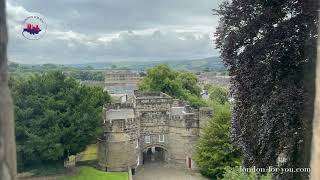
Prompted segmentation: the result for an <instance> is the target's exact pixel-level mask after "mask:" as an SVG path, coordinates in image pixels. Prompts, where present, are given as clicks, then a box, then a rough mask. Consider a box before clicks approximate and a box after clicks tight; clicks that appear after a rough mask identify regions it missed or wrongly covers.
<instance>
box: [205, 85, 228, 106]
mask: <svg viewBox="0 0 320 180" xmlns="http://www.w3.org/2000/svg"><path fill="white" fill-rule="evenodd" d="M208 92H209V94H210V96H209V97H210V100H212V101H214V102H217V103H219V104H225V103H226V102H228V97H229V93H228V90H227V89H226V88H224V87H221V86H210V87H209V88H208Z"/></svg>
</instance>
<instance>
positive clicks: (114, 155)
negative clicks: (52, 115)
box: [98, 91, 212, 171]
mask: <svg viewBox="0 0 320 180" xmlns="http://www.w3.org/2000/svg"><path fill="white" fill-rule="evenodd" d="M211 117H212V110H211V109H210V108H205V107H203V108H199V109H194V108H192V107H190V106H189V105H187V104H186V103H184V102H181V101H179V100H176V99H173V98H172V97H170V96H168V95H167V94H165V93H161V92H147V93H146V92H139V91H135V92H134V95H133V96H132V97H129V98H127V99H126V101H125V102H124V103H114V104H110V105H106V106H105V107H104V109H103V127H104V135H103V137H101V138H100V139H99V140H98V163H99V167H100V168H101V169H103V170H106V171H126V170H127V169H128V167H129V168H131V169H136V168H137V167H139V166H140V165H142V164H145V163H148V162H152V161H165V162H167V163H172V164H175V165H177V166H180V167H182V168H190V169H196V168H197V166H196V164H195V162H194V154H195V150H196V144H197V142H198V140H199V137H200V131H201V129H202V127H204V126H205V124H206V123H207V121H208V120H209V119H210V118H211Z"/></svg>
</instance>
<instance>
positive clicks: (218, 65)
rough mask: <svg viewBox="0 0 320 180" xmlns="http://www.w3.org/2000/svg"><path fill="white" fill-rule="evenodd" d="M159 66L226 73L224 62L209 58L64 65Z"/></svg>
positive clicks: (145, 67) (79, 66) (107, 67)
mask: <svg viewBox="0 0 320 180" xmlns="http://www.w3.org/2000/svg"><path fill="white" fill-rule="evenodd" d="M158 64H168V65H169V66H170V67H172V68H174V69H178V70H191V71H203V70H210V71H225V70H226V68H225V67H224V65H223V63H222V60H221V59H220V58H219V57H208V58H204V59H193V60H166V61H149V62H148V61H143V62H142V61H141V62H139V61H130V62H106V63H84V64H64V66H66V67H73V68H80V69H81V68H85V67H88V66H91V67H92V68H94V69H112V68H113V69H130V70H136V71H143V70H145V69H148V68H151V67H153V66H155V65H158Z"/></svg>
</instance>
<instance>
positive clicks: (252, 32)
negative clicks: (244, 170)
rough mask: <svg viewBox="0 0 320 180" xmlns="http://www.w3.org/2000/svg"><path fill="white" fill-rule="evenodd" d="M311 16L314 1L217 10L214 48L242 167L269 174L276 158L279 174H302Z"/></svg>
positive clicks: (251, 1) (245, 3)
mask: <svg viewBox="0 0 320 180" xmlns="http://www.w3.org/2000/svg"><path fill="white" fill-rule="evenodd" d="M318 8H319V1H318V0H307V1H304V0H282V1H275V0H273V1H272V0H269V1H255V0H233V1H225V2H224V3H223V4H222V5H221V6H220V9H219V10H218V13H219V14H220V25H219V27H218V28H217V31H216V35H217V39H216V44H217V47H218V48H219V49H220V52H221V56H222V58H223V60H224V63H225V64H226V65H227V67H228V69H229V72H230V75H231V76H232V81H231V82H232V89H233V90H234V91H233V92H232V94H233V97H234V98H235V104H234V108H233V119H232V128H233V129H232V136H233V139H234V140H235V142H236V143H237V146H238V147H239V148H240V149H241V152H242V155H243V163H244V166H246V167H252V166H257V167H268V166H272V165H274V164H277V158H278V156H279V155H280V154H283V155H284V156H285V157H287V158H286V161H285V162H283V163H282V165H281V166H282V167H306V166H309V163H308V162H309V159H308V155H306V156H301V154H309V150H310V149H309V148H306V147H308V146H310V140H311V139H310V138H309V137H311V134H310V133H311V132H312V131H311V130H312V128H311V124H312V122H311V121H312V114H313V110H312V107H313V97H312V94H313V91H314V90H313V88H314V84H313V81H314V67H315V65H314V64H315V59H316V50H317V45H316V42H317V37H318V36H317V29H318V28H317V26H318V22H319V20H318V12H317V9H318ZM308 136H309V137H308ZM299 175H300V174H299V173H288V174H287V175H285V177H282V178H283V179H294V178H295V177H294V176H299ZM300 178H302V177H300ZM306 178H307V177H304V178H302V179H306Z"/></svg>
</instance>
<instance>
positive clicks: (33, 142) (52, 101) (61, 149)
mask: <svg viewBox="0 0 320 180" xmlns="http://www.w3.org/2000/svg"><path fill="white" fill-rule="evenodd" d="M10 87H11V90H12V94H13V99H14V105H15V119H16V141H17V153H18V163H19V165H20V166H24V165H27V164H30V163H32V164H35V163H39V162H50V161H61V160H64V159H65V158H67V157H68V156H69V155H74V154H76V153H78V152H81V151H82V150H84V148H85V147H86V145H88V144H89V143H91V142H92V141H93V140H95V139H96V137H97V136H98V134H99V133H101V121H102V106H103V104H104V103H106V102H108V101H110V96H109V95H108V94H107V93H105V92H103V91H102V89H101V88H97V87H87V86H81V85H80V84H79V82H77V81H76V80H74V79H72V78H68V77H66V76H65V75H64V74H63V73H62V72H60V71H51V72H47V73H45V74H42V75H34V76H30V77H28V78H24V79H21V78H14V77H12V78H11V80H10Z"/></svg>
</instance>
